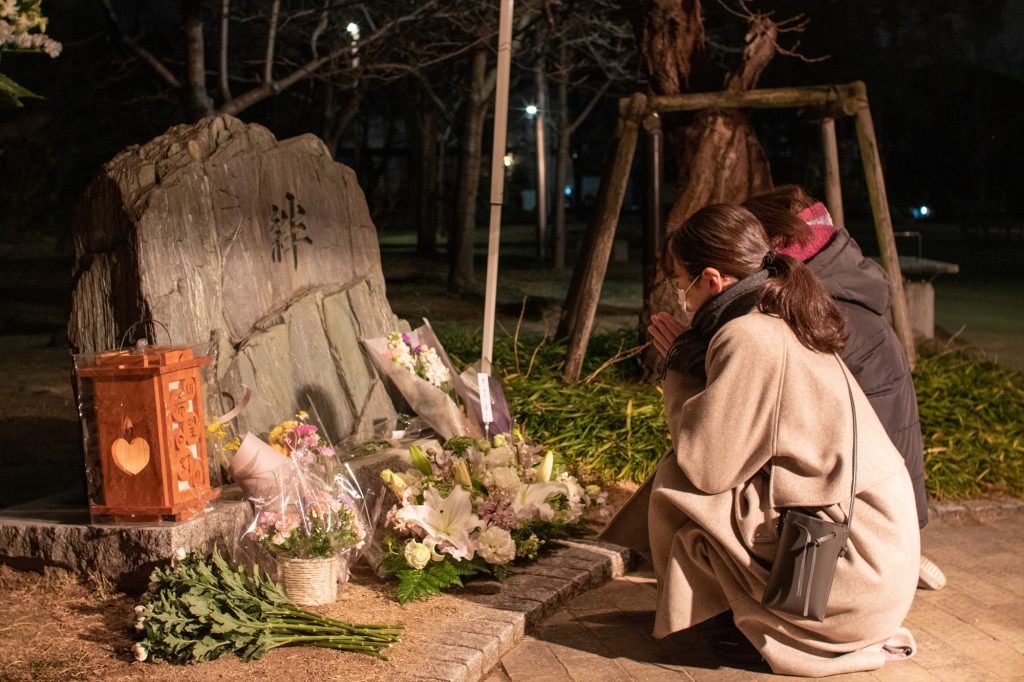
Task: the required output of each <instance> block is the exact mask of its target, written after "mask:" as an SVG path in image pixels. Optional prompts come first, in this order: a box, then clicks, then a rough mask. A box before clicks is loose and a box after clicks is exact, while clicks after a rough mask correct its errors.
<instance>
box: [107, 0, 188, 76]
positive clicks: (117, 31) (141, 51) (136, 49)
mask: <svg viewBox="0 0 1024 682" xmlns="http://www.w3.org/2000/svg"><path fill="white" fill-rule="evenodd" d="M100 4H101V5H103V9H104V10H105V11H106V14H107V24H108V26H109V27H110V30H111V32H112V33H113V34H114V36H115V37H116V38H117V40H118V42H120V43H121V44H122V45H124V46H125V47H126V48H128V50H129V51H130V52H132V53H133V54H134V55H135V56H136V57H138V58H139V59H141V60H142V62H143V63H144V64H145V65H146V66H148V67H149V68H150V69H151V70H152V71H153V73H155V74H156V76H157V77H158V78H159V79H160V80H162V81H163V82H164V83H166V84H167V85H168V86H170V87H171V88H174V89H175V90H180V89H181V81H180V80H178V77H177V76H175V75H174V74H173V73H172V72H171V70H170V69H168V68H167V67H166V66H164V64H163V62H161V61H160V60H159V59H157V57H156V55H154V54H153V53H152V52H150V51H149V50H147V49H146V48H144V47H143V46H142V45H140V44H139V42H138V41H137V40H135V38H132V37H131V36H130V35H128V34H127V33H125V32H124V30H123V29H122V28H121V23H120V21H118V19H117V14H115V13H114V8H113V6H112V5H111V4H110V0H100Z"/></svg>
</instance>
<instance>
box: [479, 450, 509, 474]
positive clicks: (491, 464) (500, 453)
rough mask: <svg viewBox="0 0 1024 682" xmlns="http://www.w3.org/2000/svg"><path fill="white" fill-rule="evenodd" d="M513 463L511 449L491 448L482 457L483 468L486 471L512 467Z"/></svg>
mask: <svg viewBox="0 0 1024 682" xmlns="http://www.w3.org/2000/svg"><path fill="white" fill-rule="evenodd" d="M514 463H515V455H514V454H513V452H512V448H509V447H495V448H491V449H490V450H488V451H487V454H486V455H484V466H486V467H487V468H488V469H493V468H495V467H507V466H512V465H513V464H514Z"/></svg>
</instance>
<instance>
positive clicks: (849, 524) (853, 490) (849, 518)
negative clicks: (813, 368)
mask: <svg viewBox="0 0 1024 682" xmlns="http://www.w3.org/2000/svg"><path fill="white" fill-rule="evenodd" d="M835 358H836V362H838V363H839V371H840V372H842V373H843V379H845V380H846V390H847V392H848V393H849V394H850V412H851V413H852V414H853V476H852V477H851V481H850V513H849V514H847V515H846V528H847V530H849V529H851V528H853V503H854V500H856V495H857V405H856V404H855V403H854V401H853V387H852V386H851V385H850V377H849V376H848V375H847V374H846V367H844V366H843V361H842V360H840V359H839V356H838V355H836V356H835Z"/></svg>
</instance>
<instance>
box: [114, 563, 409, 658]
mask: <svg viewBox="0 0 1024 682" xmlns="http://www.w3.org/2000/svg"><path fill="white" fill-rule="evenodd" d="M135 630H136V631H137V632H138V633H139V635H140V636H141V638H142V639H141V641H138V642H136V643H135V645H134V646H133V647H132V653H133V654H134V656H135V659H136V660H138V661H145V660H164V661H167V662H169V663H194V662H198V661H209V660H213V659H215V658H219V657H221V656H223V655H224V654H228V653H234V654H235V655H237V656H238V657H240V658H242V659H243V660H246V661H252V660H256V659H259V658H261V657H262V656H263V655H264V654H266V653H267V652H268V651H270V650H271V649H276V648H278V647H284V646H315V647H320V648H327V649H339V650H343V651H356V652H360V653H365V654H369V655H371V656H377V657H378V658H384V656H383V654H382V653H381V652H382V650H383V649H384V648H385V647H387V646H389V645H390V644H393V643H394V642H397V641H398V638H399V635H400V634H401V631H402V626H400V625H351V624H349V623H343V622H341V621H338V620H334V619H332V618H326V617H324V616H321V615H319V614H316V613H311V612H310V611H306V610H304V609H300V608H297V607H296V606H295V605H294V604H292V603H291V602H289V600H288V598H287V596H286V595H285V592H284V590H283V589H282V588H281V586H280V585H278V584H277V583H275V582H273V581H272V580H270V578H269V577H268V576H267V575H266V574H264V573H263V572H262V571H260V569H259V568H258V567H253V570H252V571H251V572H249V571H247V570H245V569H244V568H241V567H237V566H232V565H231V564H229V563H228V562H227V561H226V560H225V559H224V558H223V557H221V556H220V554H218V553H217V552H216V551H214V553H213V555H212V556H210V557H205V556H203V555H201V554H199V553H197V552H191V553H186V552H185V551H184V550H179V554H178V556H177V560H176V561H174V562H172V564H171V565H170V566H167V567H158V568H156V569H155V570H154V571H153V573H152V575H151V577H150V579H149V591H148V592H147V594H146V596H145V597H144V598H143V603H142V604H140V605H139V606H136V607H135Z"/></svg>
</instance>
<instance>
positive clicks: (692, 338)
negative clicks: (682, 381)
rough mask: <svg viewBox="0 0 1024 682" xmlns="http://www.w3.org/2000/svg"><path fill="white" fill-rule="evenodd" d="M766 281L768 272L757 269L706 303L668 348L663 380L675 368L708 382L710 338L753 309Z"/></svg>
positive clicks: (662, 372) (662, 373) (662, 375)
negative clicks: (706, 363)
mask: <svg viewBox="0 0 1024 682" xmlns="http://www.w3.org/2000/svg"><path fill="white" fill-rule="evenodd" d="M767 280H768V271H767V270H758V271H757V272H755V273H754V274H752V275H749V276H747V277H744V278H743V279H741V280H739V281H738V282H736V283H735V284H733V285H732V286H728V287H726V288H725V289H723V290H722V291H721V292H720V293H719V294H718V295H716V296H713V297H711V298H709V299H708V300H707V301H705V302H704V305H702V306H701V307H700V309H698V310H697V313H696V314H695V315H694V316H693V324H692V326H691V327H690V328H689V329H687V330H686V331H685V332H683V333H682V334H680V335H679V336H678V337H677V338H676V340H675V342H674V343H673V344H672V347H671V348H670V349H669V351H668V355H667V356H665V364H664V365H663V366H662V370H661V378H662V379H664V378H665V373H666V372H668V370H670V369H672V370H675V371H677V372H681V373H683V374H690V375H692V376H695V377H697V378H698V379H700V380H701V381H703V382H707V380H708V375H707V371H706V368H705V366H704V359H705V356H706V355H707V352H708V346H709V345H710V344H711V339H712V338H713V337H714V335H715V334H716V333H718V330H719V329H721V328H722V327H723V326H724V325H725V323H726V322H729V321H731V320H735V319H736V318H737V317H741V316H743V315H746V314H747V313H749V312H750V311H751V310H753V309H754V306H755V305H757V292H758V290H759V289H760V288H761V285H762V284H764V283H765V282H766V281H767Z"/></svg>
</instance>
